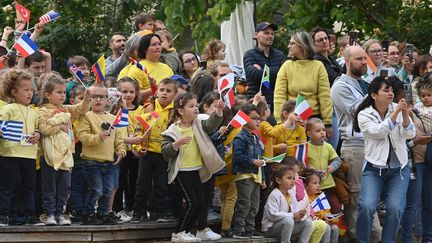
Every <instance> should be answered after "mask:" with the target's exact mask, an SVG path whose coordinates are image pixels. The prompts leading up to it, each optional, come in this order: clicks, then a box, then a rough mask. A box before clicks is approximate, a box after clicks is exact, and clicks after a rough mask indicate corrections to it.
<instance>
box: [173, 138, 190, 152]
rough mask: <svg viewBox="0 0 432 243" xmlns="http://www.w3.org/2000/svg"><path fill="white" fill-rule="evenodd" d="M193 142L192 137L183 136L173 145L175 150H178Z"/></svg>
mask: <svg viewBox="0 0 432 243" xmlns="http://www.w3.org/2000/svg"><path fill="white" fill-rule="evenodd" d="M191 141H192V137H191V136H181V137H180V138H179V139H177V140H176V141H175V142H174V143H173V144H172V145H173V148H174V149H175V150H178V149H179V148H180V146H182V145H184V144H188V143H190V142H191Z"/></svg>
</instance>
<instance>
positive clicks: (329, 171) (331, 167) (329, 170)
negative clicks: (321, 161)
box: [324, 165, 334, 176]
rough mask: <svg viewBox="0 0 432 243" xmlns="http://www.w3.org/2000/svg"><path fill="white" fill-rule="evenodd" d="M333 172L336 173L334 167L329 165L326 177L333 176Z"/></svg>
mask: <svg viewBox="0 0 432 243" xmlns="http://www.w3.org/2000/svg"><path fill="white" fill-rule="evenodd" d="M333 172H334V168H333V166H331V165H329V166H328V168H327V170H326V172H325V173H324V175H325V176H327V175H328V174H331V173H333Z"/></svg>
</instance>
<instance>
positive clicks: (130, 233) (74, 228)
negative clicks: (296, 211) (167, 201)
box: [0, 221, 278, 243]
mask: <svg viewBox="0 0 432 243" xmlns="http://www.w3.org/2000/svg"><path fill="white" fill-rule="evenodd" d="M176 225H177V223H176V222H167V223H157V222H144V223H140V224H130V223H126V224H118V225H85V226H84V225H79V224H72V225H70V226H7V227H0V242H119V243H120V242H124V243H136V242H169V240H170V238H171V233H172V232H174V229H175V227H176ZM210 225H211V226H219V227H220V222H219V221H212V222H211V223H210ZM207 242H210V241H207ZM217 242H238V243H240V242H253V243H258V242H259V243H270V242H278V240H277V239H259V240H252V239H250V240H235V239H221V240H219V241H217Z"/></svg>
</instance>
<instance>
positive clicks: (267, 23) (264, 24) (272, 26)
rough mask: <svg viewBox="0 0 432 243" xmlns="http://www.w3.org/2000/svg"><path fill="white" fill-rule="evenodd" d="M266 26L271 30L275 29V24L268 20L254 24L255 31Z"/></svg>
mask: <svg viewBox="0 0 432 243" xmlns="http://www.w3.org/2000/svg"><path fill="white" fill-rule="evenodd" d="M267 28H272V30H274V31H276V30H277V25H275V24H272V23H269V22H261V23H259V24H258V25H257V26H256V28H255V32H260V31H262V30H265V29H267Z"/></svg>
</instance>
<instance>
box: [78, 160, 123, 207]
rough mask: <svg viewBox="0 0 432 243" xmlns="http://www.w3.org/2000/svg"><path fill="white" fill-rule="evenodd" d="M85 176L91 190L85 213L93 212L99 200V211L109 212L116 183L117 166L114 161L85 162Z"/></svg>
mask: <svg viewBox="0 0 432 243" xmlns="http://www.w3.org/2000/svg"><path fill="white" fill-rule="evenodd" d="M85 163H86V164H85V170H84V172H85V176H86V178H87V182H88V187H89V192H88V195H87V199H86V204H85V211H84V214H93V213H94V212H95V205H96V202H98V208H97V213H98V214H107V213H108V201H109V199H110V196H111V193H112V190H113V188H114V183H115V175H116V174H117V173H116V168H115V165H113V163H112V162H97V161H92V160H87V161H86V162H85Z"/></svg>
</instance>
